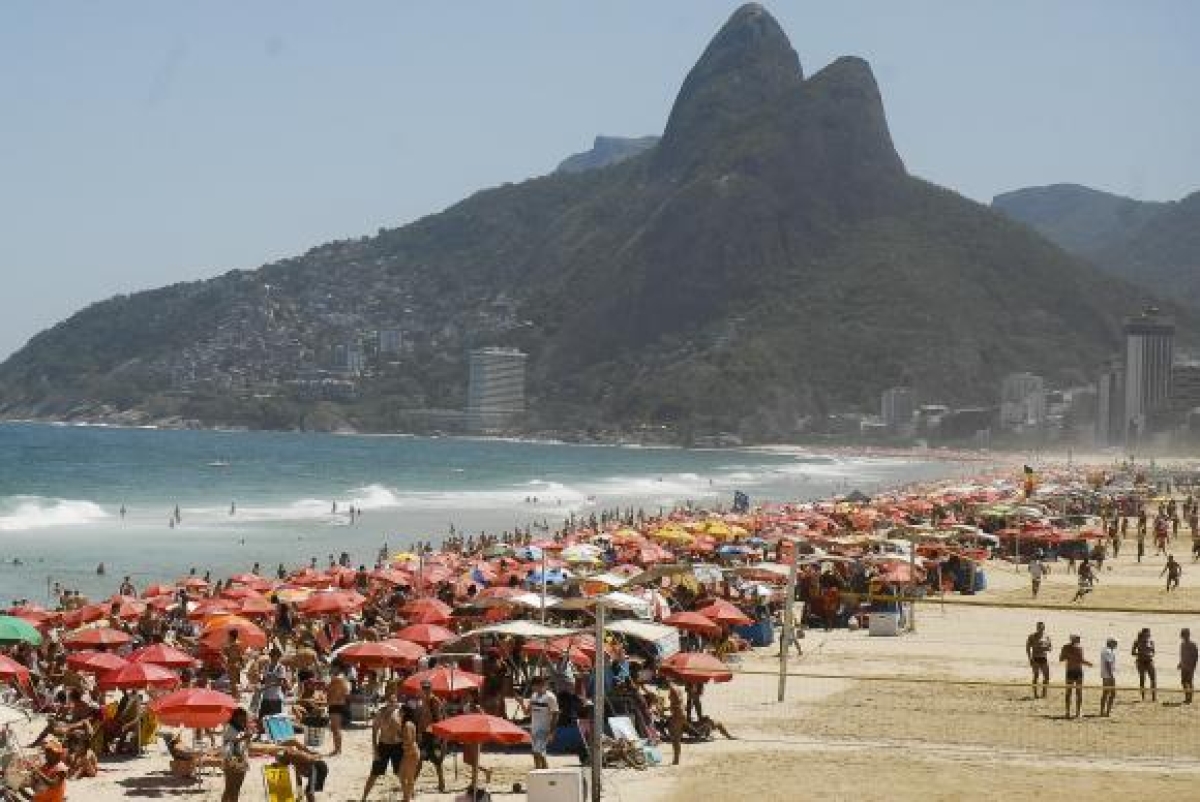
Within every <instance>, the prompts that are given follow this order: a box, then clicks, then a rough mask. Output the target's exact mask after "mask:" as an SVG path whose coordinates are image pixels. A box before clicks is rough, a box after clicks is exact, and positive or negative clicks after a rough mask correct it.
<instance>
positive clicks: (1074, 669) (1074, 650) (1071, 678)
mask: <svg viewBox="0 0 1200 802" xmlns="http://www.w3.org/2000/svg"><path fill="white" fill-rule="evenodd" d="M1058 662H1060V663H1066V664H1067V692H1066V702H1067V715H1066V718H1071V692H1072V691H1074V692H1075V716H1074V717H1075V718H1079V712H1080V708H1082V707H1083V669H1084V666H1089V667H1090V666H1091V665H1092V664H1091V663H1089V662H1088V661H1087V659H1086V658H1085V657H1084V656H1083V647H1082V646H1081V645H1080V644H1079V636H1078V635H1072V636H1071V642H1070V643H1068V644H1066V645H1064V646H1063V647H1062V651H1061V652H1059V655H1058Z"/></svg>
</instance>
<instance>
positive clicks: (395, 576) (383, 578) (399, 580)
mask: <svg viewBox="0 0 1200 802" xmlns="http://www.w3.org/2000/svg"><path fill="white" fill-rule="evenodd" d="M371 578H372V579H377V580H379V581H380V582H386V583H388V584H389V585H395V586H397V587H402V588H406V587H409V586H410V585H412V580H411V579H410V578H409V577H408V575H407V574H405V573H403V572H402V571H397V570H396V569H395V568H380V569H379V570H378V571H372V572H371Z"/></svg>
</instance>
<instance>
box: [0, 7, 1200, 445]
mask: <svg viewBox="0 0 1200 802" xmlns="http://www.w3.org/2000/svg"><path fill="white" fill-rule="evenodd" d="M1140 297H1141V294H1140V293H1138V292H1137V291H1135V290H1133V289H1132V288H1131V287H1130V286H1128V285H1127V284H1125V283H1123V282H1121V281H1118V280H1115V279H1110V278H1107V277H1105V276H1104V275H1102V274H1100V273H1098V272H1097V271H1096V270H1095V269H1094V268H1092V267H1090V266H1088V265H1086V264H1084V263H1083V262H1081V261H1079V260H1077V259H1075V258H1073V257H1071V256H1069V255H1067V254H1065V253H1064V252H1063V251H1062V250H1060V249H1059V248H1057V247H1055V246H1054V245H1052V244H1051V243H1049V242H1048V241H1047V240H1045V239H1043V238H1042V237H1041V236H1039V235H1038V234H1036V233H1035V232H1033V231H1032V230H1030V229H1029V228H1028V227H1026V226H1024V225H1021V224H1018V223H1015V222H1012V221H1010V220H1008V219H1007V218H1005V217H1003V216H1002V215H1000V214H998V213H996V212H994V211H992V210H990V209H988V208H987V207H985V206H981V205H979V204H976V203H974V202H972V201H969V200H967V199H965V198H963V197H961V196H959V195H957V194H956V193H954V192H951V191H949V190H946V189H942V188H939V187H936V186H934V185H932V184H929V183H927V182H925V181H922V180H920V179H918V178H915V177H913V176H910V175H909V174H908V172H907V171H906V169H905V167H904V164H903V162H902V161H901V159H900V157H899V155H898V154H897V153H896V150H895V148H894V147H893V144H892V139H891V135H890V133H889V131H888V126H887V119H886V115H885V113H884V108H883V102H882V98H881V97H880V93H879V88H878V86H877V84H876V82H875V78H874V76H873V74H872V72H871V68H870V66H869V65H868V64H867V63H866V62H865V61H863V60H861V59H858V58H840V59H838V60H837V61H835V62H833V63H832V64H830V65H828V66H826V67H825V68H824V69H821V70H819V71H818V72H816V73H815V74H813V75H811V76H807V77H806V76H805V74H804V72H803V70H802V68H801V65H800V60H799V58H798V56H797V54H796V53H795V51H794V50H793V49H792V47H791V44H790V43H789V41H788V39H787V36H786V35H785V34H784V32H783V30H782V29H781V28H780V27H779V25H778V23H777V22H776V21H775V19H774V18H773V17H772V16H771V15H770V14H769V13H767V11H766V10H764V9H763V8H762V7H761V6H758V5H756V4H751V5H747V6H743V7H741V8H739V9H738V10H737V11H736V12H735V13H734V14H733V15H732V16H731V17H730V19H729V21H728V22H727V23H726V24H725V25H724V27H722V28H721V30H720V31H719V32H718V33H717V35H716V36H715V38H714V39H713V40H712V42H711V43H710V44H709V45H708V47H707V48H706V49H705V50H704V52H703V54H702V55H701V57H700V59H699V61H698V62H697V63H696V65H695V67H694V68H693V69H692V70H691V72H690V73H689V74H688V75H687V77H686V79H685V80H684V83H683V85H682V88H681V89H680V91H679V94H678V97H677V99H676V101H675V103H674V106H673V107H672V109H671V113H670V116H669V118H668V120H667V123H666V127H665V130H664V134H663V137H662V139H661V140H660V141H659V142H658V143H657V144H656V145H654V146H653V147H650V148H649V149H647V150H646V151H645V152H643V153H642V154H640V155H638V156H634V157H631V158H628V159H625V160H624V161H621V162H620V163H618V164H614V165H611V166H608V167H603V168H598V169H594V170H588V171H585V172H579V173H569V172H556V173H553V174H551V175H548V176H544V177H541V178H535V179H532V180H529V181H524V182H522V183H519V184H506V185H504V186H501V187H497V188H495V189H489V190H485V191H482V192H479V193H477V194H475V195H473V196H471V197H469V198H467V199H466V200H464V201H462V202H460V203H458V204H456V205H454V206H452V207H450V208H448V209H446V210H445V211H443V212H441V213H439V214H434V215H430V216H429V217H426V218H423V219H421V220H418V221H416V222H415V223H412V224H410V225H407V226H404V227H402V228H396V229H389V230H381V231H379V232H378V234H377V235H375V236H372V237H363V238H361V239H358V240H348V241H343V242H337V243H331V244H328V245H323V246H320V247H317V248H314V249H313V250H311V251H309V252H308V253H306V254H304V255H303V256H299V257H296V258H294V259H287V260H283V261H281V262H277V263H273V264H269V265H266V266H263V267H261V268H259V269H258V270H254V271H234V272H232V273H229V274H226V275H224V276H221V277H218V278H214V279H210V280H208V281H202V282H193V283H188V284H178V285H173V286H170V287H164V288H162V289H158V290H153V291H150V292H143V293H137V294H134V295H130V296H120V297H117V298H113V299H110V300H107V301H104V302H101V303H98V304H94V305H92V306H90V307H88V308H86V309H84V310H82V311H81V312H79V313H77V314H76V315H74V316H72V317H71V318H70V319H68V320H66V321H64V322H62V323H60V324H58V325H57V326H55V327H53V328H51V329H49V330H47V331H44V332H42V333H40V334H38V335H37V336H36V337H34V338H33V339H32V340H31V341H30V343H29V344H28V345H27V346H26V347H25V348H24V349H22V350H21V351H20V352H18V353H17V354H15V355H14V356H12V357H11V358H10V359H9V360H8V361H7V362H5V363H4V364H3V365H0V414H5V415H8V416H31V415H37V416H55V417H96V416H98V415H103V416H108V417H110V418H111V417H112V416H113V415H123V416H126V417H127V418H128V417H130V416H131V417H132V418H133V419H153V420H164V419H194V420H198V421H201V422H205V423H223V424H237V425H248V426H266V427H278V428H286V427H295V426H304V427H314V428H331V427H337V426H343V425H349V426H354V427H356V428H360V429H405V430H422V429H429V428H437V426H438V425H439V424H438V423H437V421H438V420H440V418H439V417H438V414H439V411H440V410H446V409H453V408H461V406H462V405H463V403H464V399H465V384H466V374H467V371H466V366H465V354H466V351H467V349H468V348H470V347H475V346H479V345H504V346H512V347H517V348H520V349H522V350H524V351H525V352H526V353H528V354H529V361H528V398H529V406H530V410H531V412H530V416H529V420H528V422H527V425H528V427H529V428H530V429H532V430H543V429H549V428H553V429H556V430H560V431H561V430H571V429H574V430H578V429H602V430H610V431H611V430H621V431H633V430H637V431H639V432H651V431H652V432H660V433H661V432H664V431H666V432H668V433H669V434H670V436H673V437H677V438H678V439H682V440H687V439H688V438H689V437H690V436H692V435H696V434H702V433H707V432H721V431H724V432H736V433H738V434H740V435H742V436H743V437H746V438H753V439H770V438H783V437H790V436H793V435H794V434H795V433H796V431H797V428H798V425H799V423H800V421H801V420H802V419H803V418H805V417H806V416H811V415H819V414H822V413H826V412H830V411H839V410H848V409H855V408H857V409H867V410H874V409H876V408H877V406H878V393H879V392H880V391H881V390H882V389H884V388H886V387H889V386H892V385H895V384H898V383H900V382H901V381H903V382H905V383H909V384H912V385H914V386H916V387H917V388H919V390H920V391H921V393H922V395H923V396H924V397H925V398H929V399H936V400H940V401H944V402H947V403H984V404H991V403H994V400H995V397H996V395H997V392H998V387H999V381H1000V377H1001V376H1003V375H1004V374H1006V373H1008V372H1011V371H1016V370H1030V371H1034V372H1037V373H1040V374H1043V375H1045V376H1046V377H1047V378H1049V379H1050V380H1051V381H1053V382H1056V383H1061V384H1067V385H1069V384H1074V383H1079V382H1083V381H1085V380H1087V379H1088V378H1089V374H1090V372H1091V370H1092V368H1093V366H1094V365H1096V364H1098V363H1099V362H1100V361H1101V360H1102V359H1103V358H1105V357H1107V356H1108V355H1109V354H1110V353H1111V351H1112V350H1113V349H1114V348H1115V346H1116V344H1117V342H1118V334H1119V322H1120V318H1121V316H1122V315H1123V314H1125V313H1127V312H1128V311H1130V310H1132V309H1136V308H1137V307H1138V306H1139V304H1140ZM1180 322H1181V324H1182V326H1183V328H1184V330H1185V331H1189V330H1191V327H1192V326H1194V324H1193V323H1192V322H1191V321H1190V320H1189V319H1187V318H1186V316H1182V317H1181V320H1180ZM390 330H395V331H399V332H401V338H402V340H403V343H404V345H403V346H402V347H401V348H399V349H398V350H392V348H391V346H389V347H388V348H387V349H385V348H384V347H383V343H384V341H385V338H384V337H382V336H379V337H374V336H373V335H372V332H377V331H390ZM389 341H390V342H391V343H392V344H394V341H395V339H394V338H389ZM385 351H386V352H385ZM122 419H126V418H122Z"/></svg>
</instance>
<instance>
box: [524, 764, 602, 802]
mask: <svg viewBox="0 0 1200 802" xmlns="http://www.w3.org/2000/svg"><path fill="white" fill-rule="evenodd" d="M587 798H588V788H587V780H585V779H584V776H583V769H581V768H573V769H534V770H533V771H531V772H529V791H528V793H527V794H526V795H525V799H526V800H528V802H587Z"/></svg>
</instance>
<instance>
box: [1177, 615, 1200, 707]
mask: <svg viewBox="0 0 1200 802" xmlns="http://www.w3.org/2000/svg"><path fill="white" fill-rule="evenodd" d="M1198 658H1200V651H1198V650H1197V648H1196V642H1195V641H1194V640H1192V631H1191V630H1190V629H1181V630H1180V631H1179V684H1180V685H1182V686H1183V703H1184V704H1185V705H1190V704H1191V703H1192V680H1193V679H1194V678H1195V676H1196V662H1197V659H1198Z"/></svg>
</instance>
